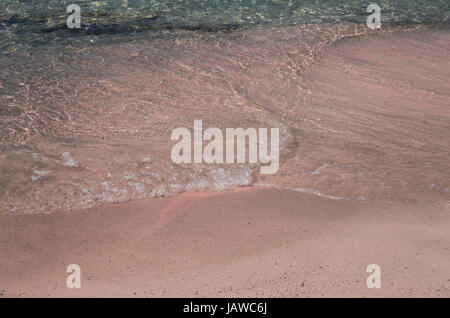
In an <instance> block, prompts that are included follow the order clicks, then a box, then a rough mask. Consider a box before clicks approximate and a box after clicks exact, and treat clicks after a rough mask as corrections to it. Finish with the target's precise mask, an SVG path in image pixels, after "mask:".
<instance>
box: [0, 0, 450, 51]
mask: <svg viewBox="0 0 450 318" xmlns="http://www.w3.org/2000/svg"><path fill="white" fill-rule="evenodd" d="M372 2H375V1H370V2H368V1H361V0H352V1H349V0H338V1H326V0H321V1H319V0H297V1H295V0H240V1H236V0H234V1H232V0H164V1H157V0H151V1H144V0H107V1H87V0H78V1H74V0H2V5H1V7H0V25H1V31H0V52H1V53H14V52H16V51H20V50H31V49H32V48H33V47H34V46H38V45H42V44H44V45H45V44H49V43H61V42H64V41H69V40H70V41H72V42H73V40H74V38H76V40H78V41H82V39H80V37H79V36H80V35H85V36H86V37H89V40H91V39H92V38H98V37H102V36H103V37H102V38H101V39H102V40H106V39H108V38H110V37H111V36H113V35H115V36H116V37H117V36H123V37H124V38H127V37H130V36H131V35H136V34H140V33H142V32H144V31H155V30H173V29H186V30H202V31H226V30H233V29H236V28H243V27H248V26H252V25H255V24H269V25H293V24H294V25H295V24H305V23H323V22H326V23H342V22H354V23H364V22H365V20H366V18H367V15H368V14H367V12H366V8H367V6H368V5H369V4H370V3H372ZM378 2H379V3H378V4H379V5H380V7H381V10H382V21H383V22H384V23H389V24H398V23H441V22H444V21H448V18H449V8H448V4H449V2H448V1H446V0H432V1H426V0H390V1H386V0H384V1H378ZM71 3H76V4H79V5H80V7H81V13H82V28H81V29H79V30H75V31H74V30H68V29H67V28H66V26H65V19H66V17H67V14H66V7H67V5H68V4H71ZM86 37H85V38H86Z"/></svg>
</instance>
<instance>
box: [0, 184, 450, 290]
mask: <svg viewBox="0 0 450 318" xmlns="http://www.w3.org/2000/svg"><path fill="white" fill-rule="evenodd" d="M449 212H450V208H449V207H448V206H440V205H433V204H427V205H414V204H401V203H384V204H383V203H363V202H347V201H336V200H330V199H326V198H319V197H315V196H312V195H308V194H302V193H298V192H295V191H287V190H274V189H251V188H242V189H239V190H235V191H230V192H226V193H203V194H194V193H185V194H181V195H179V196H176V197H172V198H162V199H151V200H142V201H136V202H129V203H124V204H118V205H110V206H105V207H101V208H97V209H92V210H86V211H81V212H69V213H61V214H54V215H46V216H42V215H41V216H15V217H7V216H3V217H1V219H0V224H1V225H0V238H1V240H0V241H1V245H0V251H1V255H3V256H6V257H2V259H1V267H0V281H1V282H2V285H1V289H2V290H1V292H2V294H3V297H46V296H50V297H104V296H106V297H111V296H114V297H136V296H139V297H169V296H171V297H449V296H450V278H449V268H450V258H449V249H450V244H449V236H448V229H449V226H450V214H449ZM69 264H78V265H79V266H80V267H81V272H82V274H81V275H82V286H81V288H80V289H68V288H67V287H66V279H67V276H68V274H67V273H66V272H65V270H66V267H67V266H68V265H69ZM369 264H378V265H379V266H380V267H381V273H382V286H381V288H380V289H369V288H367V286H366V279H367V277H368V275H369V274H368V273H366V267H367V266H368V265H369Z"/></svg>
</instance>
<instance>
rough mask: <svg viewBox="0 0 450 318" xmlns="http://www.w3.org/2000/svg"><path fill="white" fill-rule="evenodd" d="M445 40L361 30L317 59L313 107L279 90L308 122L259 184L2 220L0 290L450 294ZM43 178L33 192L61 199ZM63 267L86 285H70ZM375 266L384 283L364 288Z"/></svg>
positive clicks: (39, 293) (21, 293)
mask: <svg viewBox="0 0 450 318" xmlns="http://www.w3.org/2000/svg"><path fill="white" fill-rule="evenodd" d="M449 39H450V33H449V32H448V30H445V29H444V30H438V31H418V32H409V33H407V32H405V33H399V34H395V33H392V34H383V35H379V36H376V35H375V36H367V37H359V38H358V37H355V38H349V39H344V40H343V41H337V42H336V44H335V47H334V49H331V50H328V51H326V52H325V53H323V54H322V53H321V54H320V55H319V56H318V58H317V59H316V60H315V61H314V63H317V65H313V66H312V67H311V70H310V71H309V72H308V73H307V74H306V75H305V81H306V82H307V84H306V85H307V86H306V88H305V89H304V90H303V91H302V92H305V94H308V96H306V97H305V100H303V103H304V104H305V105H307V106H305V108H301V107H298V108H293V109H291V110H289V109H288V106H289V105H291V104H290V100H288V99H287V98H286V100H284V103H282V104H280V108H279V109H278V108H277V110H276V113H275V115H276V116H278V117H276V118H278V119H279V118H284V117H286V119H285V120H286V122H287V123H289V124H290V125H292V126H294V125H298V127H301V128H302V130H301V131H295V130H293V131H292V134H293V136H294V139H295V140H294V141H290V142H292V144H293V145H294V144H295V145H296V147H297V148H295V149H294V148H292V149H291V148H289V147H288V150H291V152H290V153H288V155H285V156H284V157H282V159H281V168H280V173H279V174H277V175H275V176H269V177H267V178H263V177H261V178H259V179H258V180H256V181H257V182H255V183H254V184H257V185H256V186H255V185H253V186H248V187H240V188H236V189H233V190H228V191H218V192H214V191H210V192H208V191H205V192H201V191H191V192H184V193H181V194H177V195H174V196H168V197H161V198H145V199H136V200H131V201H129V202H125V203H117V204H111V203H101V204H100V205H98V206H96V207H94V208H90V209H82V210H75V211H59V212H55V213H49V214H45V213H44V214H32V213H29V214H21V213H18V212H17V211H16V212H17V213H16V212H15V214H16V215H6V213H5V214H4V215H0V255H1V257H0V296H1V297H450V232H449V229H450V204H449V202H450V201H448V200H449V196H448V195H449V191H450V188H449V187H450V184H448V181H449V179H448V178H449V171H450V165H449V161H448V160H449V157H448V156H449V149H450V148H449V146H450V144H449V140H450V139H449V138H450V129H449V125H448V124H449V119H450V111H449V109H450V108H449V107H450V103H449V101H450V100H449V81H448V78H449V70H450V64H449V63H450V59H449V43H450V42H449ZM377 48H378V49H379V50H380V51H378V53H377V52H375V51H376V49H377ZM333 50H334V51H333ZM180 63H181V62H180ZM230 63H231V62H230ZM275 66H276V65H275ZM275 66H273V68H274V69H275V68H276V67H275ZM271 67H272V65H270V67H269V66H268V67H267V69H265V71H267V72H268V70H271ZM180 68H181V67H180ZM239 71H240V70H239ZM302 76H303V75H302ZM280 83H281V81H280ZM275 84H277V83H275ZM275 84H274V85H275ZM242 85H244V87H245V85H246V84H245V83H244V84H242ZM264 85H265V84H264ZM258 89H259V92H261V94H259V95H258V94H256V93H255V94H253V95H254V96H257V97H256V99H257V98H260V97H261V96H263V93H262V92H263V91H264V86H263V85H262V86H261V87H259V88H258ZM292 89H294V88H292ZM295 89H296V88H295ZM248 92H250V93H251V92H252V91H251V88H250V89H249V90H248ZM248 92H247V93H248ZM256 92H258V91H256ZM289 92H290V93H292V92H293V91H287V92H286V94H285V95H289V94H288V93H289ZM250 93H249V95H251V94H250ZM242 95H244V93H242ZM269 95H270V94H269ZM198 96H201V94H200V93H199V95H198ZM280 96H282V94H281V95H280ZM283 96H284V95H283ZM290 96H294V97H295V96H296V95H295V94H293V93H292V94H291V95H290ZM263 97H264V96H263ZM263 97H261V99H263ZM280 100H281V101H283V99H282V98H280ZM220 101H222V100H219V102H220ZM257 102H258V101H257V100H256V101H255V105H257V104H258V103H257ZM308 107H309V108H308ZM188 110H189V109H188ZM195 111H197V110H195ZM195 111H194V110H192V112H195ZM203 111H204V112H205V113H207V112H206V111H205V110H203V109H200V110H199V113H202V112H203ZM218 111H220V109H219V110H218ZM284 112H286V113H284ZM289 112H290V113H289ZM173 113H176V112H175V111H173ZM261 113H262V111H261ZM164 114H165V113H164ZM230 114H232V113H230ZM249 114H250V115H248V116H249V117H248V118H251V117H252V116H253V113H250V112H249ZM182 115H183V113H181V115H179V116H180V117H182ZM294 115H295V116H294ZM161 116H162V115H161ZM230 117H232V116H231V115H230ZM155 118H156V117H155ZM211 118H212V117H211ZM152 120H153V119H152ZM155 120H161V119H160V118H156V119H155ZM166 128H167V127H166ZM295 133H297V135H295ZM106 147H107V146H106V143H105V148H106ZM130 147H131V146H130ZM136 148H138V147H136ZM99 149H100V148H99ZM122 149H123V148H122ZM127 149H131V148H127ZM100 150H101V149H100ZM163 150H165V148H164V149H163ZM74 151H75V150H74ZM117 153H119V152H118V151H117ZM161 153H164V152H163V151H161ZM75 154H76V152H75ZM120 154H121V155H123V156H125V155H126V154H127V153H125V152H123V151H122V152H120ZM117 156H119V155H117ZM130 156H132V155H130ZM167 156H169V153H167ZM5 157H6V156H5ZM80 157H81V158H82V156H80ZM162 158H163V157H162ZM167 158H169V157H167ZM13 159H14V158H13ZM163 159H164V158H163ZM11 160H12V159H11ZM30 160H31V159H30ZM164 160H165V161H167V160H169V159H164ZM283 160H284V161H283ZM327 160H328V161H327ZM149 161H150V160H149ZM46 164H47V163H46ZM101 164H102V163H100V164H97V165H98V166H101ZM82 166H83V162H81V163H80V167H78V166H64V167H62V168H61V171H63V172H62V173H61V175H62V176H63V177H64V176H66V175H69V172H70V173H72V175H76V173H80V174H81V172H80V171H82ZM141 168H142V167H141V166H139V169H141ZM70 169H72V170H70ZM77 169H78V170H77ZM136 169H137V168H136ZM142 169H143V168H142ZM92 171H93V170H92ZM83 173H84V175H85V176H89V174H90V173H93V172H91V171H88V170H86V171H84V170H83ZM102 173H103V172H102ZM35 177H36V176H35ZM38 177H39V178H40V179H37V180H38V182H36V183H33V189H34V190H35V189H38V190H40V189H43V190H42V191H44V190H45V191H47V192H36V193H38V194H39V193H40V195H41V196H45V195H47V193H48V194H49V195H50V194H51V195H55V197H56V198H58V199H59V200H63V199H64V196H63V195H62V194H60V192H57V191H61V193H65V192H64V191H65V190H64V189H62V190H60V188H57V189H58V190H57V191H56V190H54V189H56V188H51V187H50V186H48V187H47V188H45V187H44V185H46V183H45V182H46V180H49V182H50V181H52V180H56V179H50V178H51V176H38ZM41 177H42V178H41ZM47 177H48V179H45V178H47ZM36 178H37V177H36ZM86 178H87V177H86ZM129 178H133V176H130V177H129ZM29 179H30V178H29V176H28V175H26V176H25V177H23V180H26V181H27V182H30V181H29ZM62 179H63V178H62ZM5 180H6V178H5ZM121 180H122V179H121ZM6 181H8V180H6ZM6 181H5V184H6ZM39 182H41V183H39ZM124 182H125V181H124ZM127 182H128V179H127ZM39 185H42V186H41V188H39ZM262 185H265V186H262ZM275 185H276V186H275ZM55 187H56V186H55ZM14 189H15V188H14ZM14 189H13V190H14ZM68 189H69V188H68ZM295 189H297V190H295ZM13 190H8V191H10V192H8V191H6V190H5V193H7V194H11V193H13V192H12V191H13ZM69 190H71V188H70V189H69ZM69 190H67V192H69ZM305 192H310V193H305ZM24 193H25V192H24ZM15 195H16V196H14V197H13V199H14V200H16V201H14V200H13V199H11V200H10V203H9V206H11V205H12V204H13V203H14V202H19V201H17V200H19V199H20V198H21V194H20V191H18V192H17V193H16V194H15ZM58 195H59V196H58ZM33 196H35V197H36V198H37V197H38V195H37V194H33ZM17 198H19V199H17ZM24 198H25V197H23V198H22V201H21V202H22V203H21V204H22V205H21V206H23V207H25V206H26V205H27V202H28V201H27V200H28V199H24ZM73 201H74V202H75V201H76V200H75V199H74V200H73ZM11 202H13V203H11ZM42 202H44V201H42ZM58 202H59V201H58ZM36 206H44V207H45V204H41V203H39V204H36ZM19 212H20V211H19ZM28 212H29V211H28ZM41 212H42V211H41ZM69 264H78V265H79V266H80V268H81V288H80V289H69V288H67V287H66V279H67V277H68V275H69V274H68V273H66V268H67V266H68V265H69ZM369 264H378V265H379V266H380V268H381V288H380V289H369V288H367V286H366V279H367V277H368V275H369V274H368V273H367V272H366V268H367V266H368V265H369Z"/></svg>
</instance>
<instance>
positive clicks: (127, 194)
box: [0, 0, 450, 214]
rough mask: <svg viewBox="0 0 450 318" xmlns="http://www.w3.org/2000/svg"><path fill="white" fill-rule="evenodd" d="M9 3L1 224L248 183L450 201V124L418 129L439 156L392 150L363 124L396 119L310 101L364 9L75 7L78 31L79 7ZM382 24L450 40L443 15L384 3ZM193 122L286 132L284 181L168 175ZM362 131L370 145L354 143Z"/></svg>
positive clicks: (359, 29)
mask: <svg viewBox="0 0 450 318" xmlns="http://www.w3.org/2000/svg"><path fill="white" fill-rule="evenodd" d="M6 2H7V4H6V5H5V6H3V7H2V8H1V9H0V20H1V22H0V23H1V24H2V26H3V28H2V30H1V31H0V51H1V52H2V54H1V55H0V65H1V71H0V129H1V130H0V140H1V145H0V147H1V151H0V172H1V173H0V196H1V203H0V210H1V211H2V212H3V213H12V214H14V213H51V212H55V211H58V210H73V209H82V208H87V207H91V206H95V205H97V204H101V203H104V202H122V201H126V200H129V199H136V198H146V197H158V196H165V195H172V194H176V193H179V192H182V191H199V190H225V189H230V188H233V187H236V186H246V185H251V184H265V185H272V186H282V187H288V188H292V189H298V190H299V191H303V190H304V191H307V192H311V193H316V194H320V195H324V196H327V197H330V198H346V199H361V200H364V199H372V198H373V199H379V198H387V199H405V200H410V199H412V200H420V199H422V198H423V199H427V200H431V201H433V200H437V201H442V200H444V198H445V197H446V196H447V193H448V192H450V188H449V187H450V185H448V184H446V183H445V182H447V181H446V180H448V169H447V168H448V162H447V165H446V159H445V158H446V156H447V155H446V153H445V151H444V149H445V147H446V143H445V140H446V136H449V135H448V127H447V126H445V122H446V121H445V120H446V118H447V117H443V118H444V121H442V120H435V117H436V115H433V114H431V115H427V116H431V119H427V120H429V121H427V122H426V124H423V125H422V126H420V127H422V128H423V129H424V130H427V129H428V130H429V131H431V132H432V133H433V134H440V137H439V138H436V142H435V143H433V144H432V145H429V148H430V149H427V150H426V151H422V150H418V149H417V147H416V148H414V147H412V144H413V143H412V144H410V143H409V141H405V140H403V142H404V144H403V146H404V147H403V148H402V147H400V148H399V149H394V148H395V147H392V140H391V138H388V137H386V138H385V139H383V138H384V137H381V136H382V135H377V133H376V132H374V131H372V130H371V129H370V127H365V128H364V124H365V122H364V120H360V119H361V118H363V117H364V116H365V117H370V118H371V121H370V124H371V125H374V124H376V125H381V124H382V123H383V121H384V122H386V123H388V125H387V127H388V128H389V129H391V128H392V127H393V126H395V125H396V122H395V120H394V121H390V120H387V121H386V117H383V116H381V117H377V116H376V115H374V112H375V110H374V109H370V108H368V109H367V110H359V112H357V116H356V117H355V115H354V114H355V112H353V110H356V109H358V107H359V106H360V105H359V104H355V103H352V104H351V105H350V104H348V105H347V104H345V103H344V105H346V106H347V107H349V108H352V107H353V108H352V112H349V113H348V116H347V117H345V116H344V117H339V116H343V114H345V109H344V111H343V109H342V108H339V107H336V109H335V110H334V111H330V112H328V110H329V109H330V107H332V106H331V104H329V103H328V102H329V101H327V100H326V98H325V99H323V98H322V97H323V96H322V95H320V96H313V97H311V96H310V95H311V90H317V89H318V88H317V87H315V86H314V85H313V84H311V81H312V80H313V79H312V78H309V77H308V74H309V73H308V72H309V71H310V69H311V65H312V64H313V63H315V62H316V59H317V57H318V56H319V55H320V54H319V53H320V52H323V51H326V49H327V48H329V47H330V45H332V44H333V43H334V42H336V41H337V40H339V39H341V38H342V37H346V36H352V35H355V34H366V33H368V31H367V29H366V27H365V19H366V17H367V13H365V8H364V3H363V1H332V2H331V1H322V2H320V1H240V2H239V5H238V4H236V3H237V2H235V1H159V2H149V1H131V0H130V1H96V2H92V1H78V3H79V4H80V5H81V7H82V22H83V28H82V29H80V30H78V31H70V30H67V29H66V28H65V27H64V19H65V6H66V4H67V3H68V1H50V0H49V1H39V2H37V1H35V2H27V1H13V0H7V1H6ZM30 3H32V5H30ZM331 3H332V5H330V4H331ZM382 10H383V11H382V12H385V14H384V15H383V23H385V24H384V25H383V28H385V29H387V30H389V29H392V28H395V29H396V30H400V29H405V28H413V27H415V26H417V25H423V24H428V25H429V24H437V23H439V24H442V22H444V28H445V20H446V19H448V4H447V2H446V1H384V2H383V6H382ZM398 24H400V26H398ZM446 32H447V31H446ZM369 33H370V32H369ZM406 41H408V39H407V40H406ZM444 50H446V51H445V52H444V53H443V54H444V57H445V56H446V55H445V54H448V47H444ZM318 82H319V83H320V81H318ZM434 93H436V94H441V95H442V96H444V98H445V96H448V95H445V94H446V93H445V92H439V91H436V90H435V92H434ZM335 94H336V96H338V93H337V92H335ZM340 98H343V99H344V98H348V96H344V97H342V96H340ZM447 102H448V100H447ZM444 104H445V100H444ZM447 104H448V103H447ZM311 105H315V106H316V107H312V106H311ZM369 106H370V105H369ZM441 113H442V112H441ZM351 114H353V115H351ZM447 115H448V114H447V113H446V116H447ZM371 116H372V117H371ZM389 116H392V114H389ZM433 116H434V117H433ZM355 118H357V120H355ZM427 118H428V117H427ZM194 119H202V120H203V125H204V127H205V128H206V127H219V128H225V127H244V128H245V127H256V128H257V127H279V128H280V129H281V130H280V135H281V159H280V161H281V163H282V168H281V169H280V172H279V173H278V174H277V175H275V176H268V177H262V176H260V175H258V173H257V171H258V169H257V167H256V166H254V165H248V164H243V165H220V166H215V165H214V166H211V165H201V164H196V165H184V166H180V165H176V164H174V163H172V161H171V160H170V149H171V145H172V143H171V141H170V134H171V131H172V130H173V129H174V128H176V127H188V128H192V125H193V120H194ZM344 119H345V120H347V121H348V123H349V124H348V127H346V128H345V129H343V128H342V127H341V125H340V123H341V121H342V120H344ZM321 120H326V121H328V124H327V125H324V126H321V125H320V123H319V122H320V121H321ZM432 120H434V121H432ZM416 121H417V120H416V119H411V118H409V119H408V120H403V121H402V120H400V121H399V122H401V124H402V125H404V127H405V129H404V130H402V131H393V135H395V136H396V137H399V136H403V135H404V134H408V133H410V132H411V125H412V124H413V123H415V122H416ZM318 123H319V124H318ZM361 127H363V128H361ZM380 127H381V126H380ZM355 131H363V132H364V134H367V137H361V138H360V139H359V140H356V139H357V138H359V137H355V136H354V135H352V133H354V132H355ZM336 132H339V133H340V134H341V135H339V134H336ZM374 135H375V136H378V137H379V138H378V137H376V138H373V136H374ZM330 137H335V138H330ZM347 137H348V139H347ZM425 137H426V138H425ZM327 138H329V139H327ZM355 138H356V139H355ZM418 138H419V139H420V138H422V139H421V140H422V141H423V142H426V141H428V140H429V139H428V138H429V136H428V135H427V134H424V135H420V136H418ZM324 140H328V141H326V142H325V141H324ZM380 140H381V141H380ZM358 147H359V148H358ZM380 147H381V148H382V149H381V148H380ZM433 147H435V148H437V150H436V149H431V148H433ZM315 149H320V150H315ZM397 150H398V151H397ZM406 153H407V155H405V154H406ZM427 153H431V154H430V155H429V156H427V155H426V154H427ZM385 154H387V155H385ZM417 157H419V159H417V160H416V159H414V158H417ZM358 158H360V159H358ZM393 158H400V159H399V160H400V161H401V160H403V159H404V160H405V161H408V160H409V161H408V162H407V164H406V167H407V168H405V169H403V168H400V169H398V167H397V169H396V171H398V173H397V175H396V176H395V177H393V178H392V179H395V180H397V181H392V180H391V179H389V178H387V177H386V176H382V175H380V174H379V172H380V171H384V174H385V175H386V174H392V173H393V172H392V171H390V168H389V167H390V166H392V162H393V161H392V160H394V159H393ZM411 158H413V159H411ZM447 158H448V157H447ZM395 162H397V161H395ZM422 163H423V165H428V166H427V167H425V168H424V169H425V170H423V169H422V167H421V166H420V167H419V165H422ZM399 167H403V166H402V165H401V164H400V163H399ZM427 169H428V170H427ZM420 178H422V181H423V184H422V183H420V182H419V181H420V180H419V181H418V179H420ZM413 180H414V181H413ZM422 194H423V195H422Z"/></svg>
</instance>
